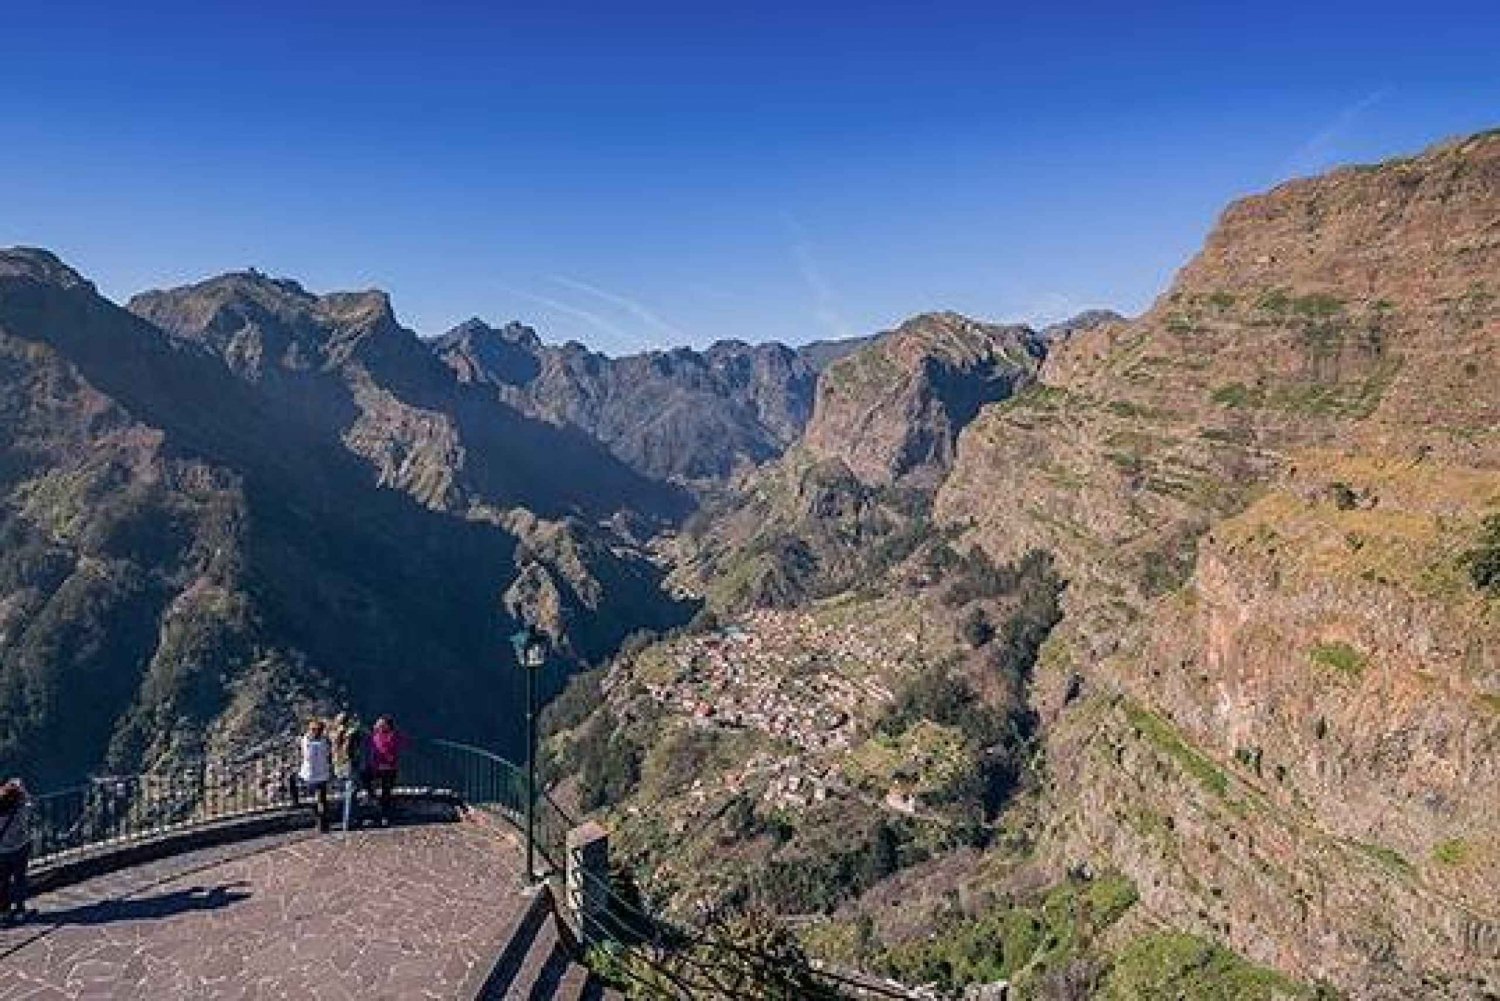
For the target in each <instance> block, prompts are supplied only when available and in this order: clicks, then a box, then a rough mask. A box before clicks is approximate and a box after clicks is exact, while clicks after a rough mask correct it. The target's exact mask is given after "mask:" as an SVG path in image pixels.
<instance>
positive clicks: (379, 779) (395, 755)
mask: <svg viewBox="0 0 1500 1001" xmlns="http://www.w3.org/2000/svg"><path fill="white" fill-rule="evenodd" d="M407 743H408V741H407V739H406V734H404V733H402V732H401V731H400V730H398V729H396V724H395V722H394V721H393V720H392V719H391V718H390V717H389V716H382V717H380V718H379V719H377V720H376V721H375V728H374V729H373V730H371V731H370V747H369V754H368V755H367V756H366V758H367V760H368V761H369V765H370V770H371V771H372V772H374V774H375V782H376V784H377V785H378V786H379V788H380V826H381V827H389V826H390V823H391V790H393V789H395V788H396V776H397V774H398V773H399V772H400V771H401V752H402V751H404V750H406V745H407Z"/></svg>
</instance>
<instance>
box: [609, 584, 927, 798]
mask: <svg viewBox="0 0 1500 1001" xmlns="http://www.w3.org/2000/svg"><path fill="white" fill-rule="evenodd" d="M838 611H842V612H843V614H837V612H838ZM887 611H888V610H887ZM893 618H894V620H895V621H900V620H901V619H902V618H905V617H901V616H896V617H891V616H888V615H860V614H858V611H857V610H854V611H850V610H847V609H845V610H837V609H836V610H833V611H830V610H828V609H822V610H818V611H814V612H812V613H809V612H806V611H776V610H761V611H756V612H752V613H750V614H748V615H746V616H745V617H743V618H741V619H738V620H736V621H735V622H733V623H731V624H729V625H727V626H724V627H723V628H720V629H716V630H714V631H712V632H707V633H702V634H697V635H688V636H683V637H680V638H678V639H676V640H674V641H672V642H670V643H667V644H663V645H662V646H661V647H658V648H656V649H655V650H654V651H653V653H652V657H651V660H650V662H649V663H645V664H639V665H637V667H636V669H635V671H634V672H633V676H632V677H633V681H634V682H635V684H636V685H637V686H638V691H640V692H642V693H644V695H645V696H647V697H648V698H649V699H650V700H651V701H652V702H653V703H655V704H656V705H657V706H659V707H660V708H662V709H665V710H667V712H668V713H669V714H671V715H672V716H675V717H677V718H678V722H679V725H684V726H689V727H694V728H700V729H705V730H712V731H723V732H728V733H742V734H747V735H749V734H756V735H761V736H763V737H765V738H768V739H767V740H766V742H765V745H764V748H763V749H761V750H758V751H757V752H755V753H753V754H750V755H748V756H747V757H746V758H745V759H744V760H743V763H742V764H740V765H738V766H737V767H734V768H732V769H730V770H727V771H725V772H722V773H719V774H716V775H705V776H703V777H700V778H698V779H696V780H695V781H694V783H693V785H692V787H691V788H690V789H689V790H688V791H687V797H688V799H689V800H690V801H691V803H692V806H691V807H690V809H689V811H688V812H689V814H690V815H702V814H706V813H711V812H712V811H713V810H714V809H715V808H717V807H718V806H720V805H722V803H723V802H724V801H725V800H726V799H727V798H728V797H733V796H738V795H741V794H745V793H749V794H751V795H753V796H754V797H755V798H756V799H757V800H758V801H759V802H760V803H761V804H762V805H763V806H765V807H768V808H785V809H791V810H798V809H803V808H806V807H809V806H811V805H814V804H818V803H822V802H824V801H826V800H828V799H830V798H840V797H846V796H851V795H852V796H859V797H860V798H863V799H870V798H871V797H870V794H869V792H867V791H861V790H856V789H855V788H853V787H852V785H851V782H850V775H849V773H850V762H849V759H850V757H851V755H850V753H849V752H851V751H853V750H855V749H856V748H858V747H860V745H862V744H863V743H865V742H866V741H867V740H868V738H869V736H870V732H871V728H872V723H873V721H874V720H875V719H876V718H878V717H879V716H880V714H881V713H883V712H884V711H885V710H886V708H887V707H888V706H889V705H890V704H891V703H892V702H893V700H894V694H893V689H894V687H895V685H894V684H893V682H894V681H895V680H896V679H898V678H899V677H901V676H902V675H904V674H906V673H907V672H909V671H911V670H912V669H913V667H914V665H916V664H917V663H919V662H920V660H921V658H922V656H923V654H924V652H925V651H924V637H923V636H922V635H921V631H920V627H919V625H917V624H916V621H915V620H912V621H911V624H910V626H909V628H902V627H901V626H895V625H893ZM873 798H874V799H875V800H877V801H881V802H882V805H884V806H885V807H887V808H889V809H894V810H897V811H900V812H911V810H912V805H911V803H910V800H909V797H907V796H905V795H903V793H902V792H901V790H899V789H896V790H891V791H889V792H888V793H885V794H884V796H883V800H882V796H881V795H879V794H877V795H875V796H874V797H873ZM691 819H693V817H692V816H689V817H687V818H685V820H691Z"/></svg>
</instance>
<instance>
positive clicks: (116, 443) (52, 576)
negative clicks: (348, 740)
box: [0, 250, 671, 786]
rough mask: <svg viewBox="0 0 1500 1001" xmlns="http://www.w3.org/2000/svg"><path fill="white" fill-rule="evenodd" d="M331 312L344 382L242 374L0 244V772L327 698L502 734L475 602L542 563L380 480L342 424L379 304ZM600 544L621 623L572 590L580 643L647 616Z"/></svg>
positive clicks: (127, 756) (97, 759)
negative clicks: (340, 323) (626, 596)
mask: <svg viewBox="0 0 1500 1001" xmlns="http://www.w3.org/2000/svg"><path fill="white" fill-rule="evenodd" d="M336 305H337V306H338V307H340V308H341V309H342V307H344V306H346V305H347V306H349V307H350V309H349V310H348V311H347V312H344V311H341V312H340V314H339V315H340V316H342V317H353V318H354V319H353V322H352V323H351V324H350V326H351V328H356V329H355V332H354V334H353V336H350V337H349V338H348V339H347V341H345V342H344V343H343V345H341V346H338V347H335V346H332V344H331V341H330V340H324V341H323V342H322V343H324V344H328V345H330V346H329V347H328V348H327V356H328V357H330V358H331V357H333V355H334V354H335V353H336V351H338V350H342V348H343V347H347V348H348V354H347V355H346V356H345V357H346V358H353V359H358V360H357V361H355V362H352V363H350V364H352V365H355V366H357V368H358V370H359V371H358V374H357V375H354V376H350V377H349V381H348V382H344V381H343V380H342V379H332V378H327V377H320V376H317V375H316V374H305V373H303V372H302V371H300V369H298V368H295V367H288V368H287V369H286V370H285V372H286V374H285V375H282V374H279V373H271V372H269V371H268V370H265V369H262V370H261V373H260V376H261V377H260V378H253V377H250V375H251V373H250V370H249V369H248V368H246V367H239V368H238V369H233V368H231V367H229V366H226V364H225V362H224V361H223V360H221V358H220V357H219V356H218V355H217V354H216V353H215V352H214V350H212V349H214V348H219V349H222V345H217V344H211V343H210V344H204V343H199V342H198V341H196V340H193V339H189V338H185V337H180V336H179V337H171V336H168V335H167V334H165V333H164V332H162V331H161V330H160V329H158V328H157V327H155V326H154V325H152V324H150V323H148V322H146V321H145V320H143V319H140V318H138V317H136V316H134V315H132V314H131V313H128V312H126V311H124V310H122V309H120V308H118V307H116V306H114V305H113V304H111V303H109V302H107V301H105V300H104V299H102V298H100V297H99V296H98V295H97V294H96V293H95V292H94V290H93V288H92V286H90V285H89V284H88V283H87V282H85V281H84V280H83V279H81V278H80V277H78V276H77V275H76V274H75V273H74V272H72V271H71V270H70V269H68V268H66V267H65V266H64V265H62V264H61V263H60V262H58V261H57V260H56V259H55V258H54V257H52V256H51V255H49V254H46V253H45V252H41V251H25V250H18V251H6V252H4V253H3V254H0V358H3V359H4V363H3V367H0V404H3V408H4V412H5V416H6V420H5V422H4V435H5V437H4V440H3V443H0V446H3V447H0V477H3V479H0V490H3V501H0V535H3V536H4V538H5V539H6V541H7V546H6V551H5V557H4V561H3V562H4V566H3V574H0V588H3V590H0V651H3V661H0V703H3V710H4V711H3V713H0V720H3V725H0V768H4V769H6V770H13V769H15V768H16V767H17V766H19V765H23V764H24V765H25V766H26V770H27V774H28V776H29V777H31V778H33V779H34V781H35V782H36V783H37V784H38V785H40V786H47V785H56V784H58V783H60V782H62V781H69V780H73V779H75V778H77V777H78V776H79V775H80V774H82V773H83V772H85V771H87V770H92V769H96V768H99V767H100V766H101V765H103V766H107V767H109V768H115V769H133V768H138V767H141V766H142V765H144V764H149V763H151V762H154V761H157V760H159V759H161V758H163V757H174V756H175V757H182V756H187V755H192V754H195V753H198V752H200V751H201V750H203V749H204V748H205V747H214V746H220V747H222V746H233V745H235V744H240V743H243V742H245V741H248V740H254V739H257V738H259V737H261V736H264V735H266V734H267V733H271V732H280V731H283V730H285V729H286V728H287V727H288V726H290V725H292V724H293V721H294V717H295V715H296V714H297V713H298V712H301V711H303V710H305V709H306V708H307V707H308V706H310V705H312V704H314V703H322V702H324V701H325V700H327V699H329V698H350V699H353V700H354V701H355V702H356V704H358V705H359V706H361V707H363V708H365V709H366V710H367V711H386V710H391V709H396V710H398V711H399V712H400V713H401V715H402V716H403V717H404V718H405V719H406V721H407V722H408V723H409V724H410V725H411V726H412V727H413V728H414V729H416V730H418V731H419V732H420V731H423V730H428V731H430V730H431V729H437V728H441V730H442V731H443V732H447V733H460V734H468V735H469V736H472V737H480V736H484V737H486V738H490V739H498V740H499V742H500V743H501V744H502V745H506V746H509V744H510V742H511V741H512V740H518V739H519V738H518V737H517V736H516V730H515V726H516V722H515V717H514V696H515V692H516V690H517V688H518V679H515V678H514V677H513V676H512V675H511V674H509V673H508V672H504V671H501V670H499V668H498V667H489V668H487V667H485V666H484V665H495V664H496V663H497V662H498V659H499V657H498V653H497V651H499V650H501V649H502V638H503V636H504V634H505V632H506V630H507V629H508V628H510V625H511V620H510V619H509V617H508V616H507V615H506V613H505V611H504V610H503V608H502V605H501V597H502V593H503V592H504V591H505V590H506V588H507V587H509V586H510V584H511V582H512V580H513V578H514V577H515V575H516V573H517V569H518V567H517V563H518V560H520V561H521V562H522V563H523V564H524V565H525V566H530V567H532V570H531V571H530V572H532V573H533V574H536V573H539V572H543V570H538V569H537V568H536V564H539V563H540V564H542V566H543V569H544V570H545V569H546V568H547V566H548V565H547V564H545V561H544V559H540V558H537V554H536V548H537V547H534V546H529V545H528V546H525V547H518V544H517V538H516V536H517V531H513V530H510V529H507V528H506V527H504V525H502V524H501V522H502V521H503V520H504V517H502V516H501V515H500V514H497V515H496V516H495V517H491V518H478V517H456V516H454V514H450V513H447V512H444V511H440V510H436V509H434V507H432V506H430V505H429V504H428V503H419V499H420V500H421V501H424V502H430V501H432V500H434V499H435V498H437V497H442V496H450V495H444V494H433V493H426V494H424V493H423V491H421V490H415V489H414V490H413V491H412V493H411V494H408V493H405V492H402V491H400V490H394V489H387V488H386V487H384V486H382V483H381V481H382V479H383V478H385V479H392V477H390V476H388V475H387V473H388V470H387V468H386V467H382V466H378V465H377V466H375V467H374V468H372V461H371V459H370V454H371V450H370V449H368V448H366V449H363V450H361V448H360V442H359V441H354V442H353V443H351V438H352V437H354V436H353V435H351V434H350V429H351V428H355V427H358V424H359V421H360V420H361V419H362V418H363V419H368V417H369V415H370V414H371V413H372V411H373V408H370V407H368V406H367V405H365V403H364V401H363V400H362V399H361V394H380V393H383V392H386V390H385V389H384V388H383V387H380V386H377V385H375V380H374V376H373V373H374V372H377V371H381V369H382V366H383V365H385V364H388V363H390V362H391V360H392V358H393V357H396V358H399V353H400V352H402V351H405V348H404V347H403V346H402V344H403V341H402V340H401V339H400V338H398V337H396V336H394V335H396V334H398V333H399V332H398V331H391V330H390V329H388V327H386V326H385V324H384V315H385V313H386V311H382V310H380V309H378V308H377V309H369V308H367V307H368V306H369V303H368V302H365V303H360V304H355V303H352V302H350V301H347V300H345V301H339V302H337V303H336ZM355 306H358V308H354V307H355ZM382 340H384V341H386V344H385V345H384V346H383V345H382V344H381V341H382ZM417 348H418V350H417V352H416V353H415V355H414V357H415V358H416V359H422V358H426V360H427V362H428V363H429V364H430V363H431V359H430V357H428V356H426V354H425V352H423V351H421V349H420V345H417ZM422 371H423V370H422V369H420V368H419V369H418V372H419V373H421V372H422ZM431 371H433V373H434V375H435V376H441V375H442V374H443V370H442V369H441V368H440V367H438V368H435V369H431ZM419 377H421V376H420V375H419ZM315 378H317V379H319V380H320V381H319V382H318V384H317V385H314V384H313V383H312V381H311V380H313V379H315ZM363 379H368V380H369V381H368V384H365V385H360V384H358V383H359V382H360V380H363ZM418 388H421V387H418ZM403 389H404V390H405V391H406V392H407V393H408V397H407V398H408V399H409V398H410V395H411V394H413V393H414V391H413V390H411V389H409V388H407V387H406V386H405V385H403ZM476 405H477V404H476ZM484 405H485V406H492V404H491V403H490V402H489V401H484ZM362 406H363V407H364V411H363V414H362V413H361V408H362ZM457 409H458V408H455V410H457ZM462 420H463V418H462V417H457V418H454V423H455V424H456V425H458V426H460V427H461V426H462ZM548 433H550V434H556V432H555V431H551V430H549V431H548ZM391 439H392V440H394V441H396V442H397V443H399V444H404V443H405V442H404V441H403V439H401V438H400V437H399V436H398V435H392V436H391ZM544 440H545V439H544ZM595 454H598V452H597V450H595ZM534 461H537V460H534ZM605 461H606V462H607V463H611V464H612V465H613V467H614V468H615V469H616V470H619V468H620V467H619V466H618V464H617V463H612V460H608V459H607V457H605ZM394 468H395V469H397V471H398V472H400V469H401V467H399V466H397V467H394ZM538 468H541V467H540V464H539V461H538ZM605 468H606V469H609V468H610V466H609V465H606V466H605ZM611 475H615V476H618V477H620V479H617V480H615V481H613V482H615V483H621V484H626V485H630V484H636V483H638V482H639V480H638V478H636V477H635V475H634V474H632V473H629V471H628V470H625V471H623V472H619V471H617V472H615V473H613V474H611ZM394 479H395V480H396V482H397V484H398V485H406V486H412V485H413V484H415V483H417V482H418V479H416V478H409V479H407V480H406V481H401V479H400V477H399V476H397V477H395V478H394ZM453 482H454V483H456V484H458V486H457V487H456V488H455V490H461V491H471V490H472V491H474V492H475V493H476V494H477V493H478V488H479V486H482V485H485V484H486V482H487V481H485V480H484V479H483V478H482V477H478V476H475V477H473V478H466V477H465V476H455V477H454V479H453ZM606 482H610V481H608V480H607V481H606ZM548 489H551V490H553V491H556V490H557V489H558V487H557V485H556V484H551V485H549V486H548ZM642 489H645V490H647V491H654V490H655V488H654V487H650V486H649V485H647V486H646V487H643V488H642ZM518 493H520V496H521V497H523V498H528V499H529V497H528V495H527V494H526V493H524V492H519V491H518ZM532 496H540V497H542V499H543V500H546V501H548V502H550V503H554V504H556V505H557V506H558V507H563V506H564V504H565V503H566V501H565V499H564V498H562V497H561V496H560V494H558V493H556V492H554V494H553V495H552V496H551V497H547V496H546V495H532ZM606 496H607V495H606ZM616 496H617V497H618V496H619V494H618V493H617V494H616ZM627 496H628V495H627ZM646 496H648V497H652V496H656V494H655V493H654V492H648V493H647V494H646ZM593 503H594V501H593V500H592V499H589V498H586V497H584V496H582V495H580V496H579V497H578V498H577V500H576V502H573V503H566V508H567V509H569V510H575V509H577V510H588V509H589V507H590V506H591V504H593ZM464 513H465V514H467V512H464ZM507 517H508V516H507ZM565 523H566V522H565ZM523 550H525V551H524V552H523ZM609 555H610V556H611V557H612V558H614V559H616V561H617V564H618V565H617V567H616V569H617V570H618V569H622V568H623V569H624V570H627V571H628V573H622V576H624V577H626V578H627V579H629V580H631V581H632V583H633V585H634V586H635V589H636V590H637V593H636V594H634V595H632V596H631V599H630V600H631V601H633V602H635V605H634V606H633V607H630V608H629V611H628V615H629V619H628V620H626V619H623V618H612V613H611V608H610V604H609V599H607V598H605V597H600V598H599V599H598V600H597V601H596V602H595V605H594V607H593V608H588V607H584V606H580V607H579V608H578V609H577V614H576V621H575V622H574V623H573V624H574V625H575V626H576V627H577V629H576V639H575V643H576V652H577V653H579V654H580V655H584V656H598V655H600V654H601V653H602V652H603V651H605V650H607V649H609V648H610V645H611V644H612V643H614V642H617V641H618V638H619V637H620V636H621V635H623V634H624V632H625V631H628V630H629V629H631V628H635V626H636V624H637V623H638V622H639V621H640V620H642V619H644V620H645V621H648V622H650V621H660V622H668V621H670V620H671V616H670V612H669V608H670V605H669V603H666V602H665V601H659V602H654V603H652V602H647V601H645V595H646V594H649V592H650V588H651V587H652V585H653V584H654V577H655V576H656V574H655V573H654V572H650V571H647V570H645V569H644V568H645V567H646V564H644V561H642V560H640V559H634V558H620V557H618V556H617V555H616V554H614V553H613V552H612V551H609ZM606 576H608V568H606ZM595 583H596V584H597V581H595ZM611 583H613V581H611ZM643 602H644V603H646V604H651V605H652V609H649V610H648V609H646V608H644V607H642V604H643ZM653 615H655V616H656V618H655V619H653Z"/></svg>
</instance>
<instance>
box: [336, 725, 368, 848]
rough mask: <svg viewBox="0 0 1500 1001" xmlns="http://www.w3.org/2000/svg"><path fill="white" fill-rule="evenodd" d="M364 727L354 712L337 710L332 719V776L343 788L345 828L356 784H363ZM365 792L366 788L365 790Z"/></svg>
mask: <svg viewBox="0 0 1500 1001" xmlns="http://www.w3.org/2000/svg"><path fill="white" fill-rule="evenodd" d="M364 757H365V728H364V727H363V726H361V725H360V722H359V717H358V716H355V715H354V714H353V713H348V712H343V713H339V714H338V715H337V716H335V717H334V718H333V777H334V779H335V780H336V781H337V782H338V783H339V784H340V786H341V787H342V788H343V790H344V830H345V831H347V830H349V825H350V822H351V821H352V820H353V819H354V800H355V797H356V796H357V795H358V793H359V787H360V786H361V785H364V784H366V783H365V780H364V776H365V775H366V774H367V772H366V765H365V760H364ZM366 794H368V789H367V790H366Z"/></svg>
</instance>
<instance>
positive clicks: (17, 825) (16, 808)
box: [0, 779, 35, 922]
mask: <svg viewBox="0 0 1500 1001" xmlns="http://www.w3.org/2000/svg"><path fill="white" fill-rule="evenodd" d="M31 812H32V805H31V797H30V796H29V795H27V793H26V786H25V785H23V784H22V782H21V780H20V779H11V780H10V781H9V782H6V783H5V784H3V785H0V917H3V919H4V920H5V921H6V922H12V921H24V920H26V919H27V918H28V917H30V916H31V915H32V914H34V913H35V912H34V911H30V910H27V908H26V895H27V894H26V891H27V885H26V867H27V866H28V865H30V864H31Z"/></svg>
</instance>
